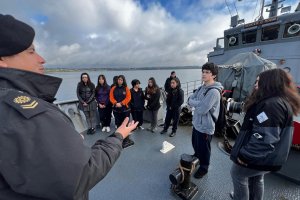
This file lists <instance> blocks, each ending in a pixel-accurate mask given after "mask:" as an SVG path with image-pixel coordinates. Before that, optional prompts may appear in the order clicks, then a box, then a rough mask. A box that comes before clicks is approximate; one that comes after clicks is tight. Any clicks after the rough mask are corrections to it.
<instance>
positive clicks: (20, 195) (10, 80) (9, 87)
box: [0, 67, 122, 200]
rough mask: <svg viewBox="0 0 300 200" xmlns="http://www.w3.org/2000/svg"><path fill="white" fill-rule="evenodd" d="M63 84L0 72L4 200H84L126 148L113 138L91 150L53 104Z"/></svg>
mask: <svg viewBox="0 0 300 200" xmlns="http://www.w3.org/2000/svg"><path fill="white" fill-rule="evenodd" d="M60 83H61V79H59V78H55V77H51V76H46V75H40V74H36V73H32V72H27V71H22V70H16V69H9V68H1V67H0V199H3V200H37V199H39V200H41V199H53V200H68V199H76V200H86V199H88V191H89V190H90V189H91V188H92V187H93V186H94V185H95V184H96V183H97V182H99V181H100V180H101V179H102V178H103V177H104V176H105V175H106V174H107V173H108V171H109V170H110V169H111V167H112V166H113V164H114V163H115V161H116V160H117V158H118V157H119V155H120V152H121V149H122V145H121V144H122V136H121V135H120V134H119V133H115V134H113V135H111V136H110V137H108V138H107V139H106V140H99V141H97V142H96V143H95V144H94V145H93V146H92V147H91V148H90V147H87V146H85V145H84V144H83V139H82V137H81V136H80V135H79V134H78V133H77V132H76V130H75V129H74V127H73V124H72V122H71V120H70V119H69V118H68V117H67V116H66V115H65V114H64V113H63V112H61V111H60V110H59V109H58V108H57V107H56V106H55V105H54V104H52V103H49V102H52V101H53V100H54V96H55V94H56V92H57V90H58V87H59V85H60Z"/></svg>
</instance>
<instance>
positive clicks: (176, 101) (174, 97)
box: [160, 78, 184, 137]
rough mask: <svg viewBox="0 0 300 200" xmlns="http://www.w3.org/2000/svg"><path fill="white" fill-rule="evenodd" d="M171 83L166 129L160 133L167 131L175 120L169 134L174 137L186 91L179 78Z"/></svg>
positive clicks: (168, 95) (167, 101)
mask: <svg viewBox="0 0 300 200" xmlns="http://www.w3.org/2000/svg"><path fill="white" fill-rule="evenodd" d="M170 84H171V90H170V91H169V93H168V94H167V100H166V103H167V114H166V119H165V124H164V129H163V130H162V131H161V132H160V133H161V134H164V133H167V131H168V128H169V126H170V123H171V120H173V126H172V132H171V134H170V135H169V136H170V137H174V136H175V135H176V130H177V126H178V122H179V114H180V108H181V105H182V104H183V102H184V92H183V90H182V89H181V88H180V81H179V79H178V78H173V79H172V80H171V83H170Z"/></svg>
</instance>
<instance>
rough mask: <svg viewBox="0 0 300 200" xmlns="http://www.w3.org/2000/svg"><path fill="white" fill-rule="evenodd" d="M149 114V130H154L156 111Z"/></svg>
mask: <svg viewBox="0 0 300 200" xmlns="http://www.w3.org/2000/svg"><path fill="white" fill-rule="evenodd" d="M149 112H150V122H151V126H150V128H151V130H154V129H155V128H156V126H157V113H158V110H155V111H154V110H149Z"/></svg>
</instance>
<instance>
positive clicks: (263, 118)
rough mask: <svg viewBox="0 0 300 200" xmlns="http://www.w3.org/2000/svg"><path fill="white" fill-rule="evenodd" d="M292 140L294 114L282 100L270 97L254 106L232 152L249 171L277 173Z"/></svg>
mask: <svg viewBox="0 0 300 200" xmlns="http://www.w3.org/2000/svg"><path fill="white" fill-rule="evenodd" d="M292 138H293V112H292V109H291V106H290V105H289V104H288V103H287V102H286V101H285V100H284V99H283V98H280V97H271V98H267V99H264V100H262V101H261V102H259V103H258V104H256V105H254V106H252V107H251V108H250V109H249V110H248V111H247V113H246V116H245V118H244V123H243V125H242V127H241V131H240V133H239V135H238V137H237V139H236V141H235V144H234V146H233V149H232V151H231V157H230V158H231V160H233V161H234V162H235V163H237V164H239V163H238V162H237V158H239V159H240V160H242V161H243V162H244V163H246V164H247V166H245V167H247V168H251V169H257V170H263V171H276V170H279V169H280V168H281V166H282V165H283V164H284V163H285V162H286V160H287V157H288V154H289V150H290V147H291V144H292Z"/></svg>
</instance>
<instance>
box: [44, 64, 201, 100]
mask: <svg viewBox="0 0 300 200" xmlns="http://www.w3.org/2000/svg"><path fill="white" fill-rule="evenodd" d="M171 71H173V70H170V69H153V70H124V71H121V70H118V71H117V70H116V71H112V70H101V69H100V70H97V71H74V72H51V73H48V75H50V76H56V77H60V78H62V79H63V81H62V84H61V86H60V88H59V90H58V92H57V95H56V99H57V101H66V100H74V99H77V95H76V87H77V84H78V82H79V81H80V75H81V73H83V72H87V73H88V74H89V75H90V78H91V81H92V82H93V83H94V84H95V85H97V78H98V76H99V75H100V74H103V75H105V77H106V80H107V83H108V84H109V85H111V84H112V81H113V77H114V76H118V75H124V76H125V78H126V82H127V85H128V86H129V88H131V87H132V86H131V81H132V80H133V79H138V80H139V81H140V82H141V87H142V88H143V89H145V87H146V86H147V84H148V79H149V78H150V77H154V78H155V80H156V82H157V84H158V86H159V87H164V84H165V81H166V79H167V78H168V77H169V76H170V73H171ZM175 71H176V75H177V77H178V78H179V79H180V82H181V83H182V88H183V90H185V91H186V90H187V89H188V88H187V84H186V82H191V83H190V84H189V90H190V89H191V88H192V87H194V86H195V84H194V83H192V82H193V81H196V80H198V81H197V85H199V83H200V81H199V80H200V79H201V69H200V68H199V69H177V70H175Z"/></svg>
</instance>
